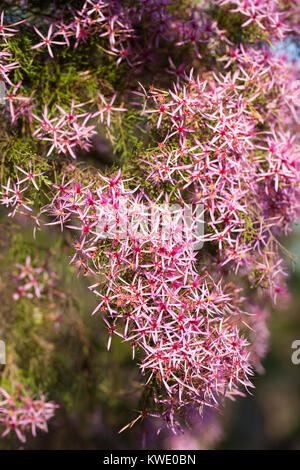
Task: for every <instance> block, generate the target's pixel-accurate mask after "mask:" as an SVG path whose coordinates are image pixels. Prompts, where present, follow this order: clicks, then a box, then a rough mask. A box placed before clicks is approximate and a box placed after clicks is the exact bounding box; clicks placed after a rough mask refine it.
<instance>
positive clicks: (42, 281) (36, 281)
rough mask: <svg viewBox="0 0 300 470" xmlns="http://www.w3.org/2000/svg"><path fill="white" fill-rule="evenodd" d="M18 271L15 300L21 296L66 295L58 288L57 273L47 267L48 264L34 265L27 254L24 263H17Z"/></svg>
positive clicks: (16, 274) (15, 277) (30, 297)
mask: <svg viewBox="0 0 300 470" xmlns="http://www.w3.org/2000/svg"><path fill="white" fill-rule="evenodd" d="M14 265H15V267H16V268H17V272H16V273H15V276H14V279H15V282H16V284H17V291H16V292H15V293H14V294H13V299H14V300H19V299H20V298H21V297H27V298H28V299H32V298H33V297H36V298H38V299H40V298H41V297H42V295H44V294H46V293H47V295H51V294H54V293H55V294H56V295H60V296H64V294H63V293H60V292H59V291H58V290H57V289H56V280H57V276H56V274H55V273H54V272H53V271H51V270H49V269H47V268H46V266H43V265H40V266H38V267H34V266H33V265H32V260H31V257H30V256H29V255H28V256H26V261H25V264H24V265H21V264H20V263H15V264H14Z"/></svg>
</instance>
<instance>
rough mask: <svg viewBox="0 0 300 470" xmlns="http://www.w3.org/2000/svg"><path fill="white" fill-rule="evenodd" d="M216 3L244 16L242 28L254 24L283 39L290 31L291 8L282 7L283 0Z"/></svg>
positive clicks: (220, 0) (237, 0) (227, 0)
mask: <svg viewBox="0 0 300 470" xmlns="http://www.w3.org/2000/svg"><path fill="white" fill-rule="evenodd" d="M216 3H218V5H220V6H225V5H229V8H230V10H229V11H230V12H232V13H240V14H241V15H242V16H243V17H245V21H244V22H243V24H242V27H243V28H244V27H246V26H248V25H251V24H255V25H257V26H258V27H259V28H261V29H262V30H263V31H266V32H267V33H269V34H270V36H271V37H274V38H278V39H283V38H284V37H285V36H286V34H287V33H288V32H289V31H291V27H290V26H291V24H290V22H289V19H290V18H289V17H290V13H291V9H290V8H289V9H288V10H286V9H285V8H284V7H285V5H284V3H285V2H280V1H279V0H259V1H257V0H247V1H245V0H217V1H216ZM295 3H296V2H295ZM282 4H283V6H282Z"/></svg>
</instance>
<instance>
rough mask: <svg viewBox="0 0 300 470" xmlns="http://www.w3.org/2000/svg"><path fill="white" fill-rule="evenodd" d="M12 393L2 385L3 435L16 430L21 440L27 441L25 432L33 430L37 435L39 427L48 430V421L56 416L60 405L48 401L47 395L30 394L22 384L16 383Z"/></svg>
mask: <svg viewBox="0 0 300 470" xmlns="http://www.w3.org/2000/svg"><path fill="white" fill-rule="evenodd" d="M15 388H16V391H15V393H14V394H12V395H10V394H9V393H7V391H6V390H4V388H2V387H0V394H1V398H2V400H1V401H0V426H1V427H4V428H5V429H4V431H3V432H2V434H1V435H2V437H4V436H6V435H7V434H8V433H10V431H12V430H13V431H14V432H15V433H16V435H17V437H18V439H19V440H20V441H21V442H25V441H26V437H25V433H26V432H28V431H31V433H32V435H33V436H36V431H37V429H40V430H42V431H44V432H48V424H47V423H48V421H49V419H51V418H52V417H53V416H54V413H55V409H56V408H58V405H56V404H54V403H52V402H47V401H46V397H45V396H44V395H43V394H40V396H39V397H34V396H30V395H29V394H28V392H27V391H26V390H25V389H24V387H23V386H22V385H19V384H17V385H16V387H15Z"/></svg>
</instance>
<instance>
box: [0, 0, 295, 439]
mask: <svg viewBox="0 0 300 470" xmlns="http://www.w3.org/2000/svg"><path fill="white" fill-rule="evenodd" d="M133 3H134V4H133ZM211 3H212V5H214V4H217V6H219V7H222V6H226V5H227V4H228V5H229V10H230V11H231V12H233V13H238V14H240V15H241V16H242V18H244V17H245V21H244V22H243V25H242V26H243V28H247V27H248V26H249V25H251V24H254V25H255V26H257V27H259V28H260V29H261V30H262V31H264V32H265V33H266V38H268V39H270V38H271V39H273V38H274V39H275V40H277V39H281V38H283V37H284V36H285V35H286V33H287V32H288V31H290V30H293V31H295V30H296V29H295V26H294V25H295V23H296V22H294V23H293V21H294V20H293V18H294V19H295V16H296V15H297V14H298V10H297V5H295V4H294V3H295V2H291V3H292V7H291V8H285V7H284V8H283V7H281V3H280V2H279V1H277V0H268V1H258V0H256V1H254V0H253V1H252V0H249V1H246V2H245V1H230V2H229V1H227V0H217V1H216V2H211ZM170 7H172V8H170ZM173 10H174V8H173V6H172V3H171V2H170V1H168V0H147V1H145V0H139V1H138V2H119V1H118V0H113V1H111V2H106V1H105V0H86V1H85V2H84V4H83V6H82V8H81V9H78V10H76V11H74V10H73V9H72V8H71V7H70V6H68V8H67V11H68V14H69V17H68V18H69V20H70V16H71V18H72V19H71V20H70V21H67V20H65V18H64V17H63V16H60V17H58V19H57V17H56V19H55V20H51V23H50V25H49V27H48V28H49V29H48V32H46V33H45V34H43V33H41V32H40V31H39V30H38V29H37V28H36V27H35V28H34V29H35V31H36V33H37V34H38V35H39V36H40V37H41V39H42V41H40V42H39V43H38V44H35V45H34V46H33V50H34V51H35V50H40V49H41V48H46V50H47V51H48V53H49V55H50V56H51V57H52V58H53V57H54V54H53V50H52V47H53V46H56V45H57V46H64V47H71V44H73V46H74V49H75V50H76V49H77V50H78V48H79V44H80V42H82V41H83V42H85V41H88V39H89V37H91V36H92V35H93V36H95V35H96V36H97V37H99V43H101V47H102V46H103V44H106V52H107V53H109V54H111V55H113V56H115V57H116V65H117V66H118V65H119V64H120V63H121V61H123V60H126V61H127V63H128V65H129V67H131V68H132V69H133V70H131V73H132V75H131V76H132V77H134V78H135V77H136V75H137V74H138V73H139V72H140V71H141V70H142V65H145V64H148V65H149V63H150V62H151V61H157V56H155V50H157V51H161V49H160V47H166V44H167V45H170V44H171V45H173V47H174V46H175V48H176V52H177V51H178V50H181V48H182V49H183V50H186V51H188V52H187V55H186V57H187V59H188V60H189V58H190V56H191V57H192V59H191V60H190V66H189V67H187V66H186V65H185V64H184V63H180V65H177V59H175V56H176V54H174V56H169V57H168V56H167V57H168V59H169V69H168V70H166V72H168V73H169V74H170V75H173V77H174V83H173V85H172V86H171V87H170V85H168V86H167V87H164V84H165V83H166V82H165V81H164V80H162V88H163V87H164V88H163V89H160V88H159V87H155V86H154V85H152V86H150V88H149V89H148V87H147V86H146V83H141V84H140V88H139V89H138V88H137V87H136V88H137V89H135V90H134V91H133V93H134V95H135V97H136V102H134V103H130V106H132V109H130V110H132V111H134V112H136V113H137V114H139V116H140V117H141V121H142V122H143V125H144V127H145V129H146V130H149V131H150V132H149V136H150V140H151V139H152V141H151V142H150V144H149V145H148V146H144V147H142V145H141V147H139V146H138V145H137V146H136V147H137V149H134V152H136V153H134V152H133V155H132V159H130V160H132V161H130V163H129V164H128V167H129V169H131V168H133V167H134V175H137V177H136V179H134V178H127V175H128V174H129V175H130V171H129V172H128V168H127V172H126V168H124V171H123V170H121V169H120V170H119V171H117V172H116V171H115V170H114V169H113V170H108V171H107V173H106V174H105V173H104V174H102V173H98V172H97V171H96V170H93V171H91V173H90V174H89V175H88V176H86V177H84V178H80V177H78V173H77V172H76V168H77V166H76V165H75V164H70V163H69V161H70V159H68V158H66V159H64V157H69V156H71V157H72V158H73V159H75V158H76V149H78V148H81V149H84V150H89V149H90V147H91V142H92V137H93V136H94V135H95V134H96V133H97V130H96V125H95V124H94V121H93V119H95V118H96V117H98V118H99V121H100V122H101V123H102V124H103V125H104V126H106V127H110V130H111V131H112V132H113V131H114V129H113V127H114V126H111V122H112V119H113V118H112V116H113V113H115V112H116V113H118V112H123V111H126V110H127V108H124V107H123V105H121V104H120V105H117V104H115V103H116V98H117V92H115V93H113V94H112V96H111V98H108V97H107V96H106V94H105V95H104V94H102V93H100V92H99V93H98V94H97V96H96V98H95V100H90V101H87V102H85V103H81V102H80V103H79V101H78V97H76V98H77V99H75V98H74V99H73V100H72V102H71V104H70V107H69V109H65V106H60V105H58V104H56V105H55V107H54V108H51V109H50V108H49V107H48V106H47V105H44V111H43V113H42V115H41V116H40V115H39V113H38V112H33V110H32V102H31V101H30V100H31V98H30V99H29V101H28V100H27V101H26V100H25V101H24V100H23V99H22V98H20V97H19V94H18V93H19V89H20V86H21V82H20V83H18V84H17V85H16V86H14V88H13V89H12V90H11V92H10V94H9V95H8V97H7V98H8V100H9V109H10V114H11V118H12V122H13V123H16V120H17V117H18V116H19V114H20V113H21V112H25V115H26V116H27V117H28V120H29V121H30V124H32V122H31V120H33V119H34V120H35V121H38V124H37V127H36V128H35V129H33V135H34V136H35V137H36V138H37V139H38V140H40V141H43V142H48V143H49V145H50V146H49V149H48V153H47V156H50V155H51V153H52V152H56V153H57V154H60V155H61V157H62V158H61V159H60V162H59V164H58V165H57V166H56V168H55V170H58V173H59V175H60V176H59V178H57V174H58V173H56V172H55V173H54V175H55V183H52V185H51V186H50V187H51V191H48V195H47V196H48V199H49V203H48V204H46V205H45V206H44V207H42V208H41V207H40V208H39V209H40V212H39V214H38V216H35V215H33V210H32V206H33V201H32V198H31V196H30V195H28V194H29V192H28V189H29V188H31V190H32V189H35V190H39V188H40V185H41V184H42V182H43V181H44V177H43V173H41V172H37V173H36V172H35V171H34V169H33V168H32V162H31V161H30V162H29V169H28V171H25V169H23V168H21V167H20V166H16V170H17V172H16V173H17V176H16V179H15V181H13V180H12V178H9V179H8V181H7V182H6V183H5V184H3V185H2V191H1V192H0V194H1V198H0V203H2V204H3V205H4V206H6V207H9V208H11V212H10V213H9V215H10V216H14V215H15V214H17V213H21V214H26V215H29V216H31V218H33V219H34V220H35V222H36V226H37V227H39V225H40V222H41V221H42V220H43V222H44V223H45V224H46V225H48V226H54V227H56V226H57V227H58V228H59V229H60V231H61V232H63V231H70V232H71V233H72V234H73V236H74V239H73V247H74V254H73V255H72V256H71V257H70V264H72V265H73V266H74V267H75V270H76V272H77V275H80V274H83V275H89V276H91V277H93V279H94V280H95V282H94V284H93V285H91V286H90V290H91V291H92V292H93V293H94V294H95V295H96V296H97V298H98V305H97V306H96V308H95V310H94V312H93V314H101V315H102V316H103V319H104V322H105V324H106V326H107V329H108V349H109V348H110V346H111V341H112V338H113V337H114V335H116V336H118V337H119V338H121V339H122V340H123V341H125V342H127V343H129V344H130V345H131V347H132V352H133V358H134V357H135V354H136V355H137V357H138V359H139V367H140V371H141V374H142V375H143V376H144V377H145V381H146V383H145V393H144V394H143V395H142V398H141V402H142V403H141V409H140V411H139V415H138V417H137V418H136V419H135V420H134V421H132V422H131V423H130V424H129V425H127V426H125V428H126V427H131V426H132V425H133V424H134V423H135V422H137V421H139V420H143V419H144V418H145V417H147V416H153V417H159V418H161V419H163V421H164V423H165V424H166V425H167V426H168V427H169V428H170V429H172V430H173V431H174V432H175V433H176V431H177V430H180V429H181V426H180V421H181V418H183V417H186V418H188V414H189V411H190V410H191V409H195V407H196V408H197V409H198V410H199V409H200V410H201V411H203V409H207V408H218V407H219V405H220V403H221V402H222V400H223V398H224V397H230V398H233V397H234V396H236V395H240V394H242V393H243V389H245V388H246V389H248V388H251V387H252V384H251V376H252V374H253V369H254V368H256V369H257V370H258V371H262V370H263V368H262V365H261V360H262V359H263V357H264V355H265V354H266V351H267V347H268V338H269V334H268V328H267V320H268V317H269V315H268V311H267V308H264V309H262V307H261V304H262V303H264V304H267V302H269V301H270V299H271V300H273V301H274V302H276V300H277V298H278V297H281V298H282V296H286V295H287V292H286V286H285V278H286V276H287V269H286V263H285V261H284V259H283V257H282V245H281V243H280V237H281V236H283V235H286V234H288V233H290V231H291V229H292V224H293V223H294V222H295V221H296V220H297V218H298V217H299V209H300V189H299V188H300V146H299V143H298V141H297V138H296V136H295V135H293V133H292V132H291V130H293V129H294V128H295V126H296V125H299V119H300V114H299V113H300V89H299V86H298V85H297V83H298V84H299V80H298V79H299V72H298V71H297V70H296V68H295V67H294V65H293V64H288V62H287V60H286V58H285V57H284V56H283V55H278V54H276V53H274V52H272V51H271V50H270V49H269V48H267V47H266V46H262V45H261V44H259V45H258V44H252V45H251V43H248V44H247V46H246V45H243V44H233V43H232V42H231V40H230V38H228V37H227V32H226V31H225V30H223V29H220V26H219V23H218V21H216V19H215V16H214V14H215V13H212V12H211V11H210V10H209V8H208V9H204V8H203V5H201V4H200V5H198V7H192V6H191V7H190V8H188V9H187V12H186V17H185V18H181V17H180V15H178V16H176V14H175V13H174V12H173V13H171V11H173ZM212 11H214V12H215V11H218V8H217V9H212ZM227 13H228V11H227ZM1 18H2V20H1V21H2V24H3V16H2V17H1ZM141 24H143V25H144V26H145V25H146V26H147V28H145V29H147V33H146V32H145V37H146V39H145V37H142V35H141V34H140V28H139V26H140V25H141ZM12 26H15V25H12ZM0 31H2V35H4V36H3V37H4V39H3V41H6V38H7V37H9V35H11V34H14V33H15V30H13V29H12V28H8V27H2V30H0ZM5 34H6V37H5ZM101 38H102V39H101ZM105 41H107V43H105ZM212 48H213V49H214V50H215V55H214V56H213V58H212V54H211V49H212ZM191 51H192V52H191ZM3 54H4V55H3V60H4V61H7V65H6V69H5V70H6V71H4V72H2V74H4V75H3V76H4V77H6V81H7V80H8V74H9V70H10V68H9V66H10V67H15V66H17V64H16V63H14V62H12V63H11V58H10V53H9V51H8V52H6V50H5V51H4V53H3ZM5 54H6V55H5ZM7 54H8V55H7ZM34 54H36V53H35V52H34ZM38 55H39V54H38ZM203 56H206V59H207V57H209V60H206V64H205V65H203V64H202V59H203ZM158 63H159V61H158ZM84 73H85V72H84ZM135 74H136V75H135ZM297 80H298V81H297ZM145 81H147V80H145ZM8 83H9V84H10V85H11V86H13V84H12V83H10V82H8ZM132 88H133V87H132V85H130V86H128V90H126V93H124V95H123V96H122V97H121V102H123V99H124V101H125V100H127V98H128V95H129V92H130V91H132ZM97 91H98V90H97ZM83 99H85V98H83ZM16 100H20V103H18V104H17V105H16ZM80 101H81V98H80ZM93 101H95V103H93V104H96V105H97V110H96V109H93V108H92V111H86V107H85V106H86V105H87V104H90V103H91V102H93ZM126 102H127V101H126ZM32 128H33V126H30V131H31V130H32ZM125 138H126V137H125ZM153 140H154V142H153ZM140 148H142V150H139V149H140ZM137 154H138V155H137ZM65 160H66V161H67V162H68V165H67V164H64V163H65ZM71 161H72V160H71ZM60 165H61V166H60ZM130 165H132V167H130ZM124 166H125V167H126V165H125V164H124ZM54 167H55V163H54ZM123 175H126V177H125V176H124V177H123ZM48 189H49V186H48ZM40 192H42V191H40ZM45 218H47V219H46V220H45V221H44V219H45ZM204 222H205V233H203V230H202V228H203V223H204ZM203 243H204V244H205V245H204V248H205V249H203V250H202V249H201V248H202V244H203ZM16 267H17V268H18V270H19V273H18V275H17V282H18V284H19V287H18V292H17V293H15V295H14V298H15V299H18V298H19V297H21V296H25V297H28V298H32V297H33V296H34V295H35V296H36V297H38V298H39V297H40V296H41V294H42V291H43V289H44V287H45V285H46V284H47V282H48V281H49V283H50V285H51V281H52V275H51V273H50V275H49V274H47V276H48V277H47V276H46V278H47V279H45V275H46V274H45V270H44V268H42V267H38V268H35V267H33V266H32V263H31V259H30V257H27V258H26V263H25V266H22V265H16ZM47 285H48V284H47ZM245 293H247V297H243V296H244V295H246V294H245ZM2 393H4V392H2ZM7 400H8V398H7ZM22 416H23V415H22ZM14 419H15V418H14ZM22 419H23V418H22ZM24 419H25V418H24ZM24 423H27V422H26V420H25V421H24V420H23V424H24ZM125 428H124V429H125ZM8 429H10V428H9V427H8ZM18 429H19V428H18ZM174 445H175V444H174Z"/></svg>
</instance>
